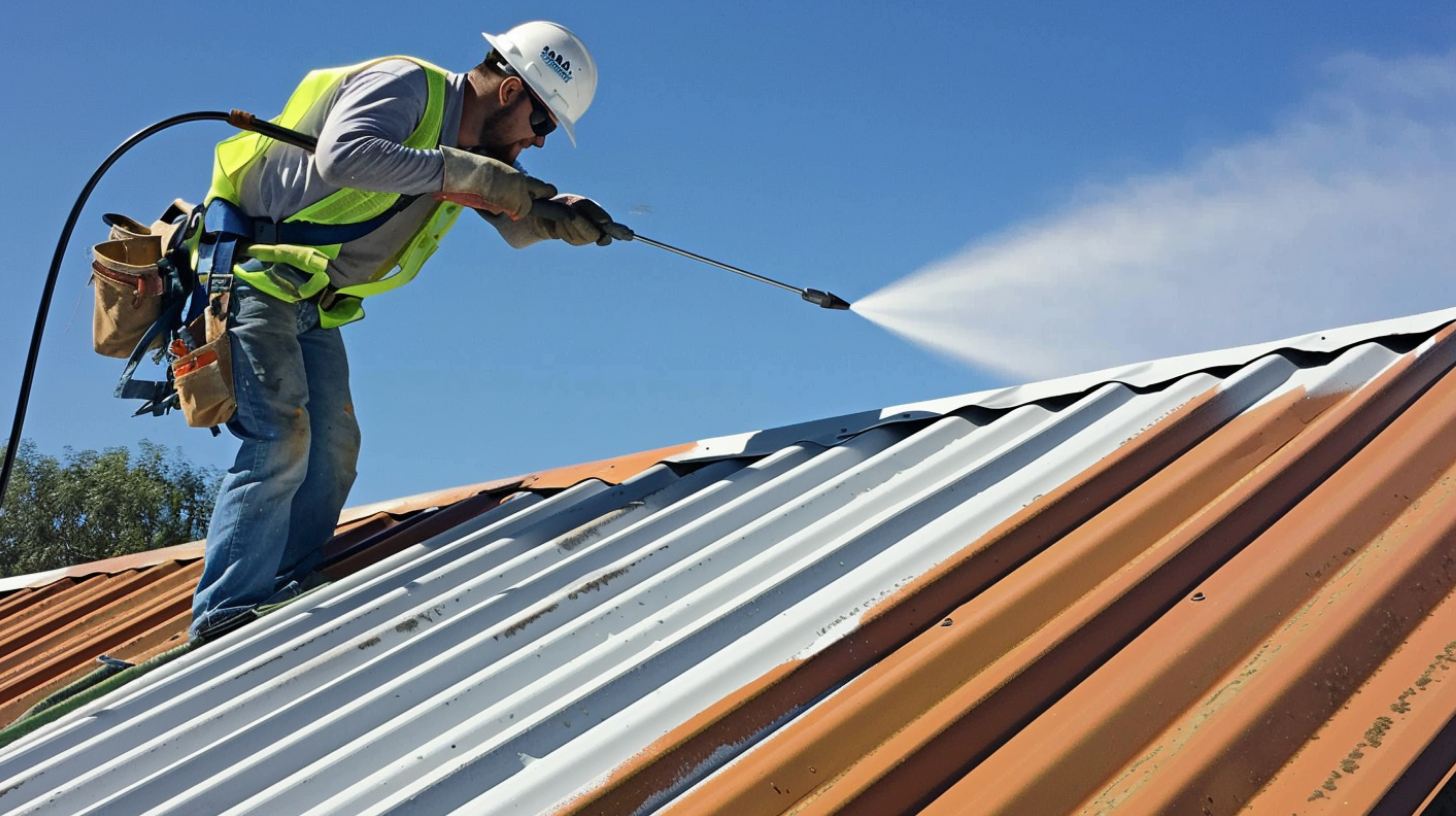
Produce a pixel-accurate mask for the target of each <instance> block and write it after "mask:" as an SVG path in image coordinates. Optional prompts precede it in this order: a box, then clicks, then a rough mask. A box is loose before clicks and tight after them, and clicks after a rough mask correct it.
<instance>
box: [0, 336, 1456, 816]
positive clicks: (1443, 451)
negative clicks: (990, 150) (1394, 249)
mask: <svg viewBox="0 0 1456 816" xmlns="http://www.w3.org/2000/svg"><path fill="white" fill-rule="evenodd" d="M1453 318H1456V313H1450V312H1442V313H1433V314H1431V315H1423V316H1419V317H1416V318H1410V319H1407V320H1403V321H1391V322H1387V323H1385V324H1378V325H1372V326H1365V327H1353V328H1352V329H1349V330H1343V331H1341V332H1330V333H1325V334H1324V335H1320V336H1312V337H1310V338H1301V339H1298V340H1295V341H1289V342H1286V343H1283V344H1274V345H1272V346H1270V347H1267V348H1258V349H1241V350H1231V351H1230V352H1224V353H1215V354H1211V355H1200V356H1198V358H1197V359H1196V361H1195V360H1191V359H1186V358H1185V359H1182V360H1174V361H1161V362H1159V363H1153V364H1148V365H1145V366H1138V367H1129V368H1127V369H1122V370H1118V371H1116V372H1103V373H1101V374H1099V375H1093V376H1090V377H1088V378H1070V379H1069V380H1064V381H1057V382H1055V383H1049V384H1041V385H1036V386H1027V387H1023V388H1020V389H1007V390H1005V391H1000V392H992V393H989V394H982V395H971V396H970V397H965V398H959V399H950V400H941V401H937V402H935V403H922V404H918V405H912V406H898V407H896V408H893V409H886V410H885V411H883V412H870V413H868V414H865V415H857V416H855V417H846V418H837V419H835V420H830V421H825V422H822V423H806V424H805V425H802V426H795V427H793V428H789V429H780V430H777V431H765V432H760V433H756V434H749V435H742V436H739V437H725V438H722V439H718V440H707V441H704V442H702V443H698V444H697V445H696V446H693V447H692V448H691V449H690V450H686V449H685V450H682V451H678V452H675V453H673V454H671V455H665V456H659V457H655V458H654V461H656V460H658V459H665V460H666V462H664V463H663V464H657V465H652V466H649V467H646V468H645V469H644V470H641V472H638V473H636V474H635V475H633V476H631V478H627V479H625V480H622V481H621V483H620V484H612V483H609V482H608V481H603V480H602V479H600V478H586V479H585V480H584V481H578V482H575V483H574V484H571V485H562V486H561V487H559V488H553V489H551V490H543V491H540V492H531V491H530V490H529V489H528V490H527V491H526V492H524V493H519V494H518V495H517V497H516V498H514V499H513V500H512V501H508V502H504V503H500V502H499V501H498V500H497V501H496V502H495V503H494V504H493V505H491V506H489V507H484V506H483V505H482V508H481V509H480V512H476V513H475V514H473V515H470V516H469V517H467V518H460V519H458V520H451V521H450V523H446V524H437V525H436V528H431V529H428V530H425V531H424V532H425V533H427V534H426V535H423V536H422V537H421V538H419V539H418V540H417V542H416V543H412V544H410V545H408V546H404V547H400V548H398V550H397V551H393V552H390V554H388V555H385V556H383V557H381V558H379V559H378V560H376V561H374V562H373V563H368V564H364V565H362V566H360V567H359V568H358V569H357V570H355V571H353V572H352V574H349V575H346V576H344V577H341V578H340V579H339V580H338V581H337V582H336V583H335V584H333V585H331V586H330V587H328V588H326V589H325V590H323V591H322V592H320V593H318V594H316V595H312V596H309V597H308V598H306V599H305V601H304V602H300V603H296V604H293V605H290V606H288V607H285V608H283V609H281V610H279V611H278V612H276V613H274V614H272V615H269V616H266V617H264V618H263V619H261V620H259V621H258V622H257V623H255V624H252V625H250V626H249V627H246V628H244V629H242V630H240V631H238V632H236V633H234V634H233V635H231V636H229V637H226V638H224V639H222V640H220V641H218V642H216V643H213V644H209V645H207V646H206V647H204V648H202V649H199V650H197V651H196V652H194V653H192V654H188V655H185V656H184V657H183V658H181V659H178V660H176V661H174V662H172V663H170V664H168V665H166V666H164V667H162V668H160V669H158V670H156V671H154V672H152V673H150V674H147V675H145V676H143V677H141V678H140V679H138V680H136V681H135V682H133V683H131V684H130V685H127V686H124V687H122V688H121V689H118V690H117V691H115V692H113V693H111V694H110V695H108V696H106V697H103V698H101V699H99V700H96V701H95V702H93V703H89V704H87V705H86V706H83V707H82V708H80V709H78V710H76V711H74V712H72V713H70V714H68V715H66V716H65V717H63V718H61V719H60V720H58V721H56V722H54V723H51V724H50V725H47V726H45V727H43V728H41V729H39V730H38V731H36V732H35V733H33V734H31V735H29V736H27V737H25V738H23V739H21V740H20V741H18V742H16V743H15V744H13V745H11V746H10V747H8V748H6V749H4V750H3V751H0V789H4V790H5V793H4V794H0V804H3V805H4V806H5V809H6V810H7V812H14V813H37V814H39V813H107V814H120V813H143V812H146V813H195V812H229V813H270V814H271V813H370V814H376V813H406V812H408V813H447V812H490V813H523V814H524V813H559V814H568V813H569V814H587V813H601V814H628V813H633V812H658V813H664V814H687V813H734V814H758V813H762V814H780V813H790V812H792V813H804V814H810V813H826V814H827V813H876V814H879V813H914V812H923V813H931V814H941V813H1080V812H1085V813H1101V812H1108V811H1111V810H1113V809H1115V810H1116V811H1117V812H1119V813H1167V812H1172V813H1182V812H1192V813H1198V812H1205V813H1232V812H1239V811H1241V810H1250V811H1252V812H1264V811H1266V810H1267V811H1269V812H1299V813H1319V812H1324V811H1325V810H1332V809H1335V808H1339V809H1341V811H1342V812H1362V813H1374V812H1404V813H1409V812H1415V811H1417V810H1419V809H1420V808H1421V807H1423V806H1424V804H1425V803H1428V802H1429V801H1430V800H1431V798H1432V797H1433V796H1434V794H1435V792H1436V791H1437V790H1438V789H1439V788H1440V787H1441V786H1442V785H1443V784H1444V779H1445V777H1446V775H1447V773H1448V772H1449V771H1450V769H1451V767H1452V765H1453V760H1456V749H1453V748H1452V747H1451V746H1452V745H1453V744H1456V743H1453V740H1452V739H1451V735H1450V734H1448V733H1447V731H1448V730H1450V728H1451V723H1452V722H1453V721H1456V684H1452V683H1447V682H1445V679H1446V677H1447V675H1446V673H1447V672H1448V671H1449V670H1450V667H1451V665H1452V657H1453V655H1456V642H1453V641H1452V637H1453V636H1452V635H1451V634H1450V633H1451V632H1453V631H1456V599H1453V598H1452V588H1453V580H1456V535H1453V532H1456V503H1453V502H1450V501H1448V500H1447V499H1448V498H1449V491H1450V489H1451V486H1452V485H1453V484H1456V482H1453V481H1452V478H1453V476H1456V473H1453V470H1456V445H1451V444H1449V440H1451V439H1452V438H1456V427H1453V425H1456V377H1453V376H1451V368H1452V366H1453V363H1456V339H1453V338H1452V336H1451V335H1452V333H1453V330H1452V328H1450V327H1449V326H1447V324H1448V323H1449V322H1450V321H1451V320H1452V319H1453ZM1281 348H1283V349H1284V350H1283V351H1282V352H1281V351H1279V349H1281ZM624 470H625V469H624ZM448 510H449V506H446V507H444V508H442V510H441V511H440V512H441V513H444V512H446V511H448ZM462 515H464V514H462ZM407 523H408V522H407V521H406V522H402V523H400V524H399V525H396V526H394V527H390V528H387V529H382V530H380V531H379V532H378V533H377V535H378V537H379V539H380V541H379V544H380V545H381V546H382V544H383V542H384V541H386V540H387V539H388V538H389V536H390V532H391V530H395V529H399V528H400V527H404V526H406V524H407ZM424 523H425V522H424V521H421V522H418V523H417V525H415V526H421V525H423V524H424Z"/></svg>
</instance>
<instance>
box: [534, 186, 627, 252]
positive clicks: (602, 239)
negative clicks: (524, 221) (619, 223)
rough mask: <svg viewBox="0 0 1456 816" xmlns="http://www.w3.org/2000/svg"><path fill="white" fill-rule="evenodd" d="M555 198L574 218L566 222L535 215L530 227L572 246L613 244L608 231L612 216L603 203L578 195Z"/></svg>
mask: <svg viewBox="0 0 1456 816" xmlns="http://www.w3.org/2000/svg"><path fill="white" fill-rule="evenodd" d="M554 200H555V201H559V202H561V203H562V204H565V205H566V206H567V208H568V209H570V210H571V217H570V218H567V219H566V220H564V221H550V220H547V219H545V218H532V219H531V228H532V229H533V230H534V231H535V232H536V233H537V234H538V235H540V236H541V237H543V238H555V239H558V240H561V241H565V242H566V243H568V244H571V245H572V246H586V245H587V244H596V245H597V246H606V245H608V244H610V243H612V236H610V235H608V234H607V233H606V232H605V228H606V226H607V225H608V224H611V223H612V217H611V216H610V215H608V214H607V211H606V210H604V209H602V206H601V205H600V204H598V203H596V202H595V201H592V200H591V199H590V198H582V197H581V196H577V195H562V196H557V197H556V198H555V199H554Z"/></svg>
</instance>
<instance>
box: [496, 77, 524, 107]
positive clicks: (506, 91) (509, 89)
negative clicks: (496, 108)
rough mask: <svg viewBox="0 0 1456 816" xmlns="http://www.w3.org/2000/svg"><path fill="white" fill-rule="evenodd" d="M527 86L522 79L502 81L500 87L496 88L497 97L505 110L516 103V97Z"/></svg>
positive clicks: (509, 78)
mask: <svg viewBox="0 0 1456 816" xmlns="http://www.w3.org/2000/svg"><path fill="white" fill-rule="evenodd" d="M524 88H525V86H524V84H523V83H522V82H521V78H520V77H506V78H505V79H503V80H501V84H500V87H498V88H496V96H497V99H498V100H499V101H500V105H501V107H503V108H507V107H510V105H511V102H513V101H515V98H516V95H517V94H519V93H520V92H521V91H522V90H524Z"/></svg>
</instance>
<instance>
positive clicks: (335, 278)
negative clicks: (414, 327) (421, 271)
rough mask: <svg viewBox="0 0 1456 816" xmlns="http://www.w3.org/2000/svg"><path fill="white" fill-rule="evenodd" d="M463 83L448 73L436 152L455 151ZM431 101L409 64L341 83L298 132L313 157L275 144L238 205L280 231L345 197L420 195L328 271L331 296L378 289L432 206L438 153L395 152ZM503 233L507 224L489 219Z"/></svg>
mask: <svg viewBox="0 0 1456 816" xmlns="http://www.w3.org/2000/svg"><path fill="white" fill-rule="evenodd" d="M464 85H465V75H464V74H456V73H450V74H448V75H447V79H446V83H445V120H444V123H443V126H442V128H441V130H440V144H442V145H445V146H448V147H454V146H455V144H456V137H457V134H458V133H459V130H460V114H461V109H462V106H463V104H464ZM428 100H429V80H428V79H427V78H426V75H425V71H424V69H422V68H420V67H419V66H418V65H416V64H415V63H413V62H410V61H409V60H403V59H391V60H385V61H383V62H379V63H376V64H374V65H371V66H369V67H368V68H365V69H363V70H361V71H359V72H358V73H355V74H352V75H350V76H348V77H346V78H345V79H344V80H343V81H341V82H340V83H339V85H338V86H337V87H336V88H335V89H334V91H333V92H332V93H329V94H324V95H323V97H321V98H320V99H319V100H318V101H317V102H316V103H314V106H313V107H312V108H310V109H309V111H308V113H306V114H305V115H304V117H303V119H302V120H301V121H300V122H299V123H298V126H297V128H295V129H296V130H299V131H301V132H303V133H307V134H309V135H312V136H317V137H318V149H317V150H316V151H315V152H313V153H309V152H308V151H306V150H303V149H302V148H298V147H294V146H292V145H287V144H283V143H281V142H275V143H274V144H273V145H272V146H271V147H270V148H268V150H267V152H265V153H264V154H263V156H261V157H260V158H259V159H258V161H257V163H256V164H255V165H254V166H253V167H252V168H251V169H249V170H248V172H247V174H246V175H245V176H244V177H243V184H242V189H241V190H240V191H239V193H240V194H241V199H242V200H241V202H240V203H241V205H242V208H243V210H244V211H245V212H247V213H248V214H249V215H253V216H266V217H268V218H271V219H273V220H275V221H281V220H283V219H285V218H287V217H289V216H291V215H293V214H294V213H297V212H298V211H300V210H302V209H303V208H305V207H308V206H310V205H312V204H314V203H316V202H318V201H321V200H322V199H324V198H325V197H327V196H329V195H331V194H333V193H334V192H336V191H338V190H340V189H343V188H345V187H351V188H355V189H359V190H371V191H376V192H392V193H401V194H404V195H420V198H419V199H417V200H416V201H415V202H414V203H412V204H411V205H410V206H409V207H407V208H406V209H404V210H403V211H401V212H399V213H398V214H396V215H395V216H394V217H393V218H390V219H389V220H388V221H386V222H385V223H384V224H383V225H382V226H380V227H379V228H378V229H376V230H374V231H373V232H371V233H370V234H368V235H366V236H365V237H363V238H360V239H359V240H357V241H351V242H349V243H347V244H345V245H344V246H343V247H342V248H341V249H340V251H339V257H338V258H337V259H336V260H334V261H333V262H332V263H330V264H329V278H330V280H331V281H332V282H333V284H334V285H335V286H348V285H350V284H355V283H363V282H365V281H368V280H373V279H377V278H379V277H380V276H382V275H383V274H384V273H385V272H387V271H389V269H388V265H389V264H390V262H391V260H392V259H393V258H394V257H395V256H396V255H397V253H398V252H399V250H400V249H401V248H402V247H403V246H404V244H405V242H406V241H408V240H409V239H410V237H411V236H413V235H414V234H415V232H417V231H418V230H419V228H420V227H421V226H422V225H423V224H424V221H425V218H426V217H427V216H428V215H429V213H430V210H431V209H432V208H433V207H434V205H435V203H436V202H435V200H434V198H433V196H432V195H431V194H432V193H435V192H438V191H439V190H440V187H441V184H442V183H443V179H444V172H445V170H444V160H443V159H442V158H441V156H440V151H439V150H438V149H426V150H418V149H414V148H408V147H405V146H404V145H403V144H402V143H403V142H404V140H405V139H407V138H409V135H410V134H411V133H413V132H414V130H415V128H416V127H418V126H419V123H420V120H421V119H423V118H424V115H425V106H426V104H427V102H428ZM486 220H487V221H490V223H491V224H493V225H495V226H496V227H497V228H498V229H501V230H502V232H503V233H506V238H507V240H508V241H510V242H511V244H512V245H518V246H519V245H523V242H522V241H521V240H519V239H518V238H516V236H513V235H512V234H509V233H512V232H515V231H518V230H515V229H513V227H514V225H513V224H511V222H510V221H509V219H495V218H487V219H486Z"/></svg>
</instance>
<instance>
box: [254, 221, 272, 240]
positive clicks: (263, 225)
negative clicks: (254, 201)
mask: <svg viewBox="0 0 1456 816" xmlns="http://www.w3.org/2000/svg"><path fill="white" fill-rule="evenodd" d="M253 243H255V244H276V243H278V225H277V224H275V223H273V222H272V221H268V220H266V219H262V218H259V219H257V220H255V221H253Z"/></svg>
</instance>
